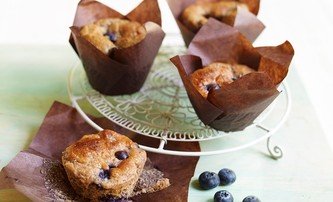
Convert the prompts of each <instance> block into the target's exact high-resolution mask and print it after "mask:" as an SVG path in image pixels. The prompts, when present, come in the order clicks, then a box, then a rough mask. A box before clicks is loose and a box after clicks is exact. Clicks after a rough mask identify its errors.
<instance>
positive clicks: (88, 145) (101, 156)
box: [62, 130, 169, 200]
mask: <svg viewBox="0 0 333 202" xmlns="http://www.w3.org/2000/svg"><path fill="white" fill-rule="evenodd" d="M146 160H147V154H146V152H145V151H144V150H142V149H140V148H139V147H138V145H137V144H136V143H134V142H133V141H132V140H130V139H129V138H128V137H126V136H124V135H120V134H118V133H116V132H114V131H111V130H104V131H101V132H99V133H98V134H91V135H85V136H83V137H82V138H81V139H80V140H78V141H76V142H75V143H73V144H72V145H70V146H69V147H67V148H66V150H65V151H64V152H63V155H62V164H63V166H64V168H65V171H66V173H67V176H68V179H69V181H70V183H71V185H72V187H73V188H74V190H75V191H76V192H77V193H78V194H79V195H81V196H83V197H84V198H89V199H93V200H97V199H98V200H101V199H104V198H107V197H113V198H128V197H131V196H133V195H135V194H140V193H145V192H154V191H158V190H161V189H164V188H166V187H168V186H169V180H168V179H166V178H163V174H162V175H161V176H160V178H159V179H158V180H160V181H159V182H155V183H153V182H151V184H150V186H149V187H147V185H146V184H148V183H149V182H150V181H152V179H149V178H154V177H152V176H154V175H151V174H149V173H148V174H147V172H150V173H151V172H154V173H155V174H156V171H154V170H150V171H147V169H146V171H145V172H144V175H143V176H144V177H143V178H142V177H141V178H140V176H141V175H142V174H143V168H144V165H145V164H146ZM154 173H153V174H154ZM145 177H146V179H145ZM155 178H156V177H155ZM139 179H141V180H140V182H141V184H142V181H143V182H145V184H144V185H146V189H147V190H146V191H145V190H144V189H142V188H141V189H140V186H141V187H143V185H140V183H139V187H138V188H137V190H136V192H134V188H135V186H136V185H137V184H138V182H139Z"/></svg>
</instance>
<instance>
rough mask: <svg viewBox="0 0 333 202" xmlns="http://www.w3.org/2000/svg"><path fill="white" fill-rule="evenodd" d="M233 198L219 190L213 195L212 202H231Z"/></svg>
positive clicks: (228, 193) (224, 191)
mask: <svg viewBox="0 0 333 202" xmlns="http://www.w3.org/2000/svg"><path fill="white" fill-rule="evenodd" d="M233 201H234V197H232V195H231V193H230V192H228V191H226V190H221V191H218V192H216V193H215V195H214V202H233Z"/></svg>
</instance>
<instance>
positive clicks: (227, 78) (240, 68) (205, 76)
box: [190, 62, 254, 98]
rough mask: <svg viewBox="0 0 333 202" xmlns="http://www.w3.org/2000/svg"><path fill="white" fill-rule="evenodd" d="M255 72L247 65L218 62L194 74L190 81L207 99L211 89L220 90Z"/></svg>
mask: <svg viewBox="0 0 333 202" xmlns="http://www.w3.org/2000/svg"><path fill="white" fill-rule="evenodd" d="M253 71H254V70H253V69H251V68H249V67H248V66H246V65H240V64H234V65H232V64H226V63H220V62H216V63H212V64H210V65H208V66H206V67H203V68H202V69H198V70H196V71H195V72H193V73H192V74H191V75H190V80H191V82H192V84H193V86H194V87H195V88H196V89H197V90H198V91H199V93H200V94H201V95H202V96H203V97H205V98H207V95H208V93H209V90H210V89H211V88H220V87H221V86H222V85H224V84H229V83H231V82H233V81H234V80H236V79H237V78H239V77H241V76H243V75H245V74H248V73H251V72H253Z"/></svg>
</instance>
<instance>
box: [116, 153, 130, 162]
mask: <svg viewBox="0 0 333 202" xmlns="http://www.w3.org/2000/svg"><path fill="white" fill-rule="evenodd" d="M115 155H116V157H117V159H119V160H124V159H127V158H128V153H127V152H126V151H117V152H116V154H115Z"/></svg>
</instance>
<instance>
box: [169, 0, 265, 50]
mask: <svg viewBox="0 0 333 202" xmlns="http://www.w3.org/2000/svg"><path fill="white" fill-rule="evenodd" d="M167 2H168V5H169V7H170V10H171V12H172V14H173V16H174V18H175V20H176V22H177V25H178V27H179V29H180V32H181V34H182V37H183V40H184V42H185V45H186V46H187V47H188V46H189V45H190V43H191V41H192V39H193V38H194V36H195V35H196V34H197V32H198V31H199V30H200V29H201V28H202V27H203V26H205V25H206V24H207V22H208V19H209V18H212V19H215V20H217V21H218V22H220V23H221V24H222V23H223V24H228V25H230V26H232V27H235V28H236V29H237V30H239V31H240V32H241V33H242V34H243V35H244V36H245V37H246V38H248V39H249V40H250V41H252V42H253V41H255V39H256V38H257V37H258V36H259V35H260V33H261V32H262V31H263V29H264V28H265V25H264V24H263V23H262V22H261V21H260V20H259V19H258V18H257V16H256V15H257V14H258V11H259V7H260V0H167ZM219 31H220V32H223V31H224V30H219ZM207 40H209V39H208V38H207Z"/></svg>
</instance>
